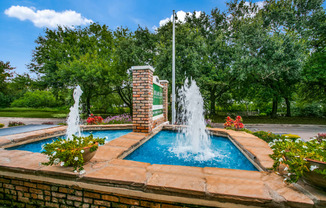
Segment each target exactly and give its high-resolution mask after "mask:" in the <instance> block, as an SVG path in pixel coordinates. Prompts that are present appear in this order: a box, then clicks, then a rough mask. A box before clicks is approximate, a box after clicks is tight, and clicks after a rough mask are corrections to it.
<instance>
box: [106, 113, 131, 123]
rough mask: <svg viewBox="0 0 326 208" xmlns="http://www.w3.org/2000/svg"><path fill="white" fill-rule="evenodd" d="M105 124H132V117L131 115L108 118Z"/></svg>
mask: <svg viewBox="0 0 326 208" xmlns="http://www.w3.org/2000/svg"><path fill="white" fill-rule="evenodd" d="M103 123H105V124H126V123H132V119H131V116H130V115H129V114H126V113H125V114H121V115H116V116H108V117H107V118H106V119H104V120H103Z"/></svg>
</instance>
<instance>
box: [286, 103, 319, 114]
mask: <svg viewBox="0 0 326 208" xmlns="http://www.w3.org/2000/svg"><path fill="white" fill-rule="evenodd" d="M323 113H324V112H323V107H322V105H321V104H320V103H309V104H305V105H301V106H295V107H294V108H293V115H295V116H302V117H322V116H323Z"/></svg>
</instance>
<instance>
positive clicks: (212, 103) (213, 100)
mask: <svg viewBox="0 0 326 208" xmlns="http://www.w3.org/2000/svg"><path fill="white" fill-rule="evenodd" d="M215 90H216V87H213V89H212V90H211V96H210V100H211V107H210V108H211V109H210V111H211V112H210V114H211V116H214V115H216V111H215V104H216V96H215Z"/></svg>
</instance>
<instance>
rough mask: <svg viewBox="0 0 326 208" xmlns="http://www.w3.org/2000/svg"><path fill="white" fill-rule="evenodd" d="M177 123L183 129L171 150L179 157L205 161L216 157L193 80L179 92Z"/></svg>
mask: <svg viewBox="0 0 326 208" xmlns="http://www.w3.org/2000/svg"><path fill="white" fill-rule="evenodd" d="M178 93H179V97H180V98H179V102H178V107H179V109H180V113H179V121H180V122H181V124H183V125H185V126H186V127H185V128H181V130H179V133H180V134H178V137H177V141H176V143H175V146H174V147H173V148H172V149H171V151H173V152H174V153H175V154H177V155H178V156H179V157H180V156H181V157H184V158H187V157H189V156H190V155H192V156H193V157H194V159H195V160H200V161H205V160H208V159H210V158H212V157H215V156H216V152H214V151H213V150H212V149H211V147H210V146H211V139H210V136H209V134H208V131H207V130H206V123H205V118H204V101H203V98H202V96H201V93H200V91H199V87H198V86H197V84H196V81H195V80H192V79H191V80H190V82H189V81H188V78H187V79H186V80H185V83H184V86H182V87H181V89H180V90H179V92H178Z"/></svg>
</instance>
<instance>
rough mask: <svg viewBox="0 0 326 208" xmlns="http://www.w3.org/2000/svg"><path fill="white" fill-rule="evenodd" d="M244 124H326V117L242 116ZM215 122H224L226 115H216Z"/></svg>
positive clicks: (213, 119)
mask: <svg viewBox="0 0 326 208" xmlns="http://www.w3.org/2000/svg"><path fill="white" fill-rule="evenodd" d="M242 118H243V123H244V124H320V125H326V118H315V117H277V118H275V119H271V118H270V117H268V116H248V117H242ZM212 121H213V122H214V123H224V122H225V117H221V116H216V117H214V118H212Z"/></svg>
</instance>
